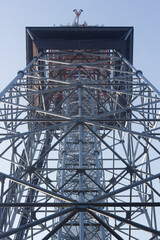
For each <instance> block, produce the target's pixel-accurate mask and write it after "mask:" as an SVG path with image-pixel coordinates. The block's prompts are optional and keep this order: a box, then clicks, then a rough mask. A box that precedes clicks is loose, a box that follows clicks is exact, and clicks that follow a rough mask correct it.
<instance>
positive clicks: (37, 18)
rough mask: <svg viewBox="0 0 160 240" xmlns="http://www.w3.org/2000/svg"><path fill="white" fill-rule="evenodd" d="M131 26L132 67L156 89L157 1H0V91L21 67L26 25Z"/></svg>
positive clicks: (159, 49)
mask: <svg viewBox="0 0 160 240" xmlns="http://www.w3.org/2000/svg"><path fill="white" fill-rule="evenodd" d="M75 8H77V9H83V10H84V12H83V13H82V15H81V18H80V22H81V23H83V22H84V20H85V21H86V22H87V23H88V25H97V24H98V25H100V26H101V25H104V26H133V27H134V66H135V67H136V68H137V69H140V70H142V71H143V74H144V76H146V77H147V79H148V80H149V81H150V82H151V83H152V84H153V85H155V86H156V87H157V88H158V90H160V80H159V79H160V74H159V69H160V63H159V55H160V27H159V25H160V0H152V1H151V0H147V1H146V0H79V1H78V0H0V27H1V31H0V35H1V38H0V83H1V85H0V90H2V89H3V88H4V87H5V86H6V85H7V84H8V83H9V82H10V81H11V80H12V79H13V78H14V77H15V76H16V74H17V72H18V71H19V70H21V69H23V68H24V67H25V58H26V53H25V51H26V43H25V27H26V26H53V25H54V24H55V25H56V26H60V25H61V24H62V25H66V24H68V23H70V24H72V22H73V20H74V18H75V14H74V13H73V9H75Z"/></svg>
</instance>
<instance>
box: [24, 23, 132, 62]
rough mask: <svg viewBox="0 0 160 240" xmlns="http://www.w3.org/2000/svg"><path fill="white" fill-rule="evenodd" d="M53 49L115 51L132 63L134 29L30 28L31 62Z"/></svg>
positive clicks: (28, 59)
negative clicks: (40, 52) (38, 55)
mask: <svg viewBox="0 0 160 240" xmlns="http://www.w3.org/2000/svg"><path fill="white" fill-rule="evenodd" d="M51 49H54V50H66V49H67V50H69V49H79V50H81V49H92V50H93V49H95V50H100V49H101V50H102V49H115V50H118V51H120V52H121V53H122V54H123V55H124V56H125V57H126V58H127V59H128V60H129V61H130V62H132V58H133V27H97V26H87V27H86V26H85V27H84V26H78V27H68V26H62V27H26V50H27V53H26V55H27V63H28V62H30V61H31V60H32V58H33V57H34V55H36V53H38V52H39V51H43V50H51Z"/></svg>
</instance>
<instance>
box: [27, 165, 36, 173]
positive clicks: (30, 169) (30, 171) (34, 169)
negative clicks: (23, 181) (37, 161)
mask: <svg viewBox="0 0 160 240" xmlns="http://www.w3.org/2000/svg"><path fill="white" fill-rule="evenodd" d="M34 171H36V168H35V167H34V166H29V167H27V172H28V173H34Z"/></svg>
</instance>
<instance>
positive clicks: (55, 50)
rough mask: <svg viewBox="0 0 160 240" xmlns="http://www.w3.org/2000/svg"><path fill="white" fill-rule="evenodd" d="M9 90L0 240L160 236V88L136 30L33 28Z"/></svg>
mask: <svg viewBox="0 0 160 240" xmlns="http://www.w3.org/2000/svg"><path fill="white" fill-rule="evenodd" d="M26 42H27V67H26V68H25V69H24V70H23V71H19V72H18V74H17V76H16V78H15V79H14V80H13V81H12V82H11V83H10V84H9V85H8V86H7V87H6V88H5V89H4V90H3V91H2V92H1V94H0V111H1V112H0V117H1V118H0V119H1V121H0V129H1V134H0V145H1V148H0V162H1V167H0V168H1V169H2V170H1V173H0V186H1V195H0V199H1V202H0V207H1V208H0V239H5V240H8V239H14V240H24V239H31V240H36V239H39V240H40V239H43V240H46V239H52V240H55V239H57V240H62V239H64V240H70V239H73V240H76V239H77V240H78V239H79V240H90V239H92V240H98V239H99V240H114V239H118V240H138V239H139V240H141V239H145V240H151V239H152V240H158V239H159V236H160V229H159V224H160V220H159V219H158V217H159V213H160V211H159V207H160V191H159V189H160V185H159V178H160V173H159V161H160V150H159V145H160V143H159V141H160V134H159V132H160V131H159V130H160V126H159V117H160V114H159V111H160V93H159V92H158V90H157V89H156V88H155V87H154V86H153V85H152V84H151V83H150V82H149V81H148V80H147V79H146V78H145V77H144V76H143V74H142V72H141V71H140V70H136V69H135V68H134V67H133V65H132V57H133V56H132V55H133V28H132V27H82V26H81V27H80V26H74V27H49V28H47V27H43V28H41V27H38V28H37V27H27V28H26Z"/></svg>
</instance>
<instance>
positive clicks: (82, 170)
mask: <svg viewBox="0 0 160 240" xmlns="http://www.w3.org/2000/svg"><path fill="white" fill-rule="evenodd" d="M77 173H85V169H77Z"/></svg>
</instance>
